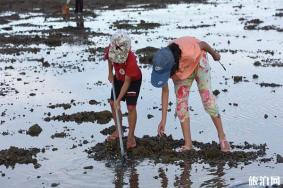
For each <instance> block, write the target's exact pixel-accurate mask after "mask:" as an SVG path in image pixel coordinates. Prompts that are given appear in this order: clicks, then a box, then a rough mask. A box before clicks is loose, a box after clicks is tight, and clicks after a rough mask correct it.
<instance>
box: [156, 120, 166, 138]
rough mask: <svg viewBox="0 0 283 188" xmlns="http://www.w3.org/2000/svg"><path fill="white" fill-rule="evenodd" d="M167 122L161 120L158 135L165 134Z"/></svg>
mask: <svg viewBox="0 0 283 188" xmlns="http://www.w3.org/2000/svg"><path fill="white" fill-rule="evenodd" d="M165 124H166V123H165V122H164V121H162V120H161V121H160V123H159V125H158V129H157V133H158V136H163V135H164V132H165Z"/></svg>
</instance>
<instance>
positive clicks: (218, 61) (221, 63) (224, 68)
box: [218, 61, 226, 71]
mask: <svg viewBox="0 0 283 188" xmlns="http://www.w3.org/2000/svg"><path fill="white" fill-rule="evenodd" d="M218 63H219V64H220V65H221V66H222V67H223V69H224V70H225V71H226V68H225V67H224V65H223V64H222V63H221V62H220V61H218Z"/></svg>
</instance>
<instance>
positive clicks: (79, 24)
mask: <svg viewBox="0 0 283 188" xmlns="http://www.w3.org/2000/svg"><path fill="white" fill-rule="evenodd" d="M76 25H77V28H78V29H84V16H83V15H82V14H79V15H76Z"/></svg>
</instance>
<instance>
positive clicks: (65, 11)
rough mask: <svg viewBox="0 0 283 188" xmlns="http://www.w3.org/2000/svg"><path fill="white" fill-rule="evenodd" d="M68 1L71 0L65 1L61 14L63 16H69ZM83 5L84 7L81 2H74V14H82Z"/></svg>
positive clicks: (79, 0)
mask: <svg viewBox="0 0 283 188" xmlns="http://www.w3.org/2000/svg"><path fill="white" fill-rule="evenodd" d="M70 1H71V0H67V1H66V4H65V5H64V6H63V8H62V12H63V15H64V16H68V15H69V12H70V11H69V7H70ZM83 5H84V4H83V0H76V2H75V13H82V12H83Z"/></svg>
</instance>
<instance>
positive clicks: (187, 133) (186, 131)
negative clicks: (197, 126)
mask: <svg viewBox="0 0 283 188" xmlns="http://www.w3.org/2000/svg"><path fill="white" fill-rule="evenodd" d="M181 126H182V131H183V136H184V140H185V145H184V146H183V148H184V149H185V150H190V149H192V138H191V130H190V118H186V119H185V121H184V122H181Z"/></svg>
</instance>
